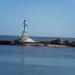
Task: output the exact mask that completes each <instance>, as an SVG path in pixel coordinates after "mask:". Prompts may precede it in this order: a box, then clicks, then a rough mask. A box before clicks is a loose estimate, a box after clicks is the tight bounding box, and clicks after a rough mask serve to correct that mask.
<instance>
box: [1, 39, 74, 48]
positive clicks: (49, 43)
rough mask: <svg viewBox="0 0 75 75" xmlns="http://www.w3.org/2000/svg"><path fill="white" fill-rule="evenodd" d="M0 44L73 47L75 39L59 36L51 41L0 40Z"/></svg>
mask: <svg viewBox="0 0 75 75" xmlns="http://www.w3.org/2000/svg"><path fill="white" fill-rule="evenodd" d="M0 45H21V46H48V47H75V41H68V40H61V39H59V38H57V39H56V40H51V41H35V42H20V41H19V40H0Z"/></svg>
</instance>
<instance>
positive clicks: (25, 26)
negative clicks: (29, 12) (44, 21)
mask: <svg viewBox="0 0 75 75" xmlns="http://www.w3.org/2000/svg"><path fill="white" fill-rule="evenodd" d="M25 22H26V20H24V22H23V24H24V32H26V31H27V30H26V28H27V24H26V23H25Z"/></svg>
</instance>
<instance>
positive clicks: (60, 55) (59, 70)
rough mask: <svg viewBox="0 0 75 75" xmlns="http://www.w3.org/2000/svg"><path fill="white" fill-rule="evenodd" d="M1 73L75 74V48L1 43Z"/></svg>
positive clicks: (12, 74)
mask: <svg viewBox="0 0 75 75" xmlns="http://www.w3.org/2000/svg"><path fill="white" fill-rule="evenodd" d="M0 75H75V48H70V47H68V48H59V47H45V46H27V47H26V46H13V45H0Z"/></svg>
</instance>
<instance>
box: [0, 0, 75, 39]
mask: <svg viewBox="0 0 75 75" xmlns="http://www.w3.org/2000/svg"><path fill="white" fill-rule="evenodd" d="M24 19H25V20H26V23H27V25H28V28H27V31H28V33H29V35H30V36H44V37H72V38H75V0H0V35H12V36H21V34H22V31H23V20H24Z"/></svg>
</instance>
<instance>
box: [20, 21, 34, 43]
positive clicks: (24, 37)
mask: <svg viewBox="0 0 75 75" xmlns="http://www.w3.org/2000/svg"><path fill="white" fill-rule="evenodd" d="M25 22H26V21H25V20H24V22H23V24H24V31H23V32H22V36H21V39H20V42H34V40H32V39H31V38H30V37H28V32H27V30H26V28H27V24H26V23H25Z"/></svg>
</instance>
